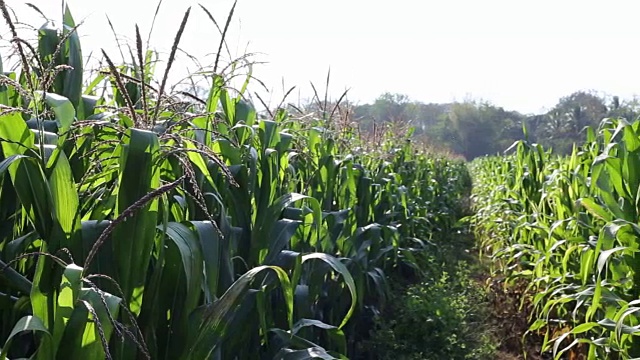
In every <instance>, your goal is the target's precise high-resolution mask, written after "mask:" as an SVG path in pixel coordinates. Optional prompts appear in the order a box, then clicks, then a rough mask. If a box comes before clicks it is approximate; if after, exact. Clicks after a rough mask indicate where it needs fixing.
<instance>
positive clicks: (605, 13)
mask: <svg viewBox="0 0 640 360" xmlns="http://www.w3.org/2000/svg"><path fill="white" fill-rule="evenodd" d="M23 1H24V0H7V3H8V4H9V6H11V7H12V8H14V9H15V11H16V12H17V14H18V16H19V18H20V20H21V21H23V22H27V23H31V24H34V25H37V26H39V25H41V23H42V19H41V18H40V16H39V15H38V14H37V13H35V12H34V11H32V10H31V9H29V8H28V7H27V6H26V5H24V3H23ZM30 2H31V3H33V4H35V5H36V6H38V7H39V8H40V9H41V10H42V11H43V12H45V13H46V14H47V15H48V16H50V17H52V18H54V19H56V18H59V16H60V15H59V14H60V13H61V10H60V8H61V1H59V0H31V1H30ZM200 2H201V3H202V4H203V5H205V6H206V7H207V8H208V9H209V10H210V11H211V12H212V14H213V15H214V16H215V17H216V20H217V21H218V22H219V23H220V24H221V25H222V24H223V23H224V21H225V19H226V15H227V12H228V9H229V8H230V7H231V1H229V0H215V1H213V0H200ZM68 3H69V6H70V7H71V11H72V13H73V15H74V17H75V19H76V21H79V20H82V19H84V20H85V24H84V25H83V27H81V28H80V29H79V33H80V35H81V36H82V37H83V39H84V40H83V51H84V54H85V55H87V54H88V53H89V52H90V51H91V50H94V51H98V50H99V49H100V48H105V50H107V51H108V53H110V54H113V57H114V58H119V56H118V52H117V50H116V48H115V40H114V38H113V35H112V34H111V30H110V29H109V27H108V25H107V22H106V16H105V15H109V17H110V18H111V21H112V22H113V24H114V27H115V28H116V31H117V32H118V33H120V34H123V35H127V36H129V37H130V38H133V37H134V34H135V33H134V24H135V23H138V25H139V26H140V28H141V32H142V33H143V38H146V33H147V32H148V30H149V28H150V24H151V20H152V17H153V12H154V11H155V7H156V5H157V2H156V1H155V0H138V1H137V0H109V1H94V0H68ZM197 4H198V1H194V0H164V1H163V6H162V8H161V9H160V14H159V18H158V21H157V24H156V28H155V29H154V34H153V36H152V40H151V44H152V46H153V47H155V48H157V49H159V50H163V51H166V52H168V50H169V49H170V46H171V43H172V41H173V38H174V35H175V32H176V31H177V28H178V26H179V24H180V21H181V18H182V15H183V14H184V11H185V10H186V9H187V7H188V6H190V5H191V6H193V9H192V14H191V18H190V21H189V23H188V25H187V29H186V32H185V35H184V36H183V41H182V43H181V48H183V49H184V50H186V51H188V52H190V53H191V54H193V55H196V56H198V57H199V59H205V58H203V57H202V56H203V55H205V54H208V53H213V52H215V51H216V49H217V44H218V41H219V35H218V33H217V31H216V30H215V28H214V27H213V25H212V24H211V23H210V22H209V20H208V19H207V18H206V16H205V15H204V13H203V12H202V11H201V10H200V8H199V7H198V6H197ZM638 14H640V1H633V0H628V1H623V0H607V1H589V0H582V1H574V0H537V1H521V0H484V1H478V0H439V1H432V0H422V1H417V0H393V1H389V0H386V1H378V0H342V1H340V0H323V1H320V0H315V1H309V0H239V2H238V7H237V9H236V13H235V16H234V21H233V22H232V33H231V36H230V37H229V44H230V46H231V47H232V51H234V52H235V54H234V55H241V54H243V53H244V51H245V48H246V49H248V51H250V52H260V53H263V54H262V55H260V56H258V57H257V58H256V60H260V61H267V62H268V64H266V65H263V66H260V67H258V68H256V71H255V75H256V76H257V77H258V78H260V79H261V80H263V81H264V82H265V83H266V84H267V85H268V86H270V87H273V88H274V89H273V91H274V92H273V94H274V95H273V96H274V98H273V101H274V102H278V100H279V96H280V95H279V94H281V93H282V91H281V89H282V81H283V79H284V83H285V85H286V87H287V88H288V87H290V86H292V85H299V86H298V89H299V91H300V93H301V96H302V97H303V98H305V97H309V96H310V95H311V87H310V86H309V81H313V82H314V84H315V85H316V86H317V87H320V88H323V87H324V81H325V78H326V74H327V70H328V69H329V67H330V68H331V83H332V86H331V87H330V94H331V95H332V97H333V98H337V97H338V96H340V94H341V93H342V92H343V91H344V90H345V89H346V88H351V90H350V92H349V99H350V100H352V101H356V102H360V103H365V102H370V101H372V100H374V99H375V98H376V97H377V96H378V95H380V94H381V93H383V92H385V91H390V92H398V93H403V94H407V95H409V97H410V98H411V99H413V100H418V101H422V102H447V101H451V100H455V99H457V100H462V99H464V98H466V97H469V96H471V97H473V98H482V99H485V100H489V101H491V102H493V103H494V104H496V105H500V106H503V107H505V108H507V109H513V110H518V111H522V112H525V113H529V112H538V111H541V110H542V109H543V108H550V107H552V106H553V105H554V104H555V103H556V102H557V100H558V99H559V98H560V97H562V96H565V95H569V94H570V93H571V92H573V91H576V90H590V89H592V90H598V91H600V92H603V93H605V94H610V95H619V96H621V97H623V98H630V97H632V96H633V94H635V93H640V59H639V56H638V55H640V51H639V48H640V47H639V45H640V26H638V25H637V24H638V21H637V17H638ZM2 33H6V31H3V32H2ZM166 58H167V56H165V57H164V58H163V59H165V60H166ZM182 59H183V60H185V61H183V62H181V63H180V64H179V68H178V69H177V72H178V73H180V72H185V71H186V66H187V62H186V58H185V57H184V56H183V57H182ZM206 59H208V60H206ZM206 59H205V60H204V61H202V62H203V63H210V62H212V61H213V58H212V57H209V58H206ZM191 68H192V69H193V66H191ZM253 90H254V91H256V90H259V87H258V86H253ZM296 97H297V92H296ZM290 100H295V99H290Z"/></svg>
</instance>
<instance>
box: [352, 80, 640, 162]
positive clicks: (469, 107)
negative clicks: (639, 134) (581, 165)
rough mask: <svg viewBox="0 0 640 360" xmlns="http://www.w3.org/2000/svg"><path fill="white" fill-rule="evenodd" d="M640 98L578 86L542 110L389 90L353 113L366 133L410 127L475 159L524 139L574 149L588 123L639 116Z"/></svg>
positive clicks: (565, 150)
mask: <svg viewBox="0 0 640 360" xmlns="http://www.w3.org/2000/svg"><path fill="white" fill-rule="evenodd" d="M639 114H640V99H638V98H633V99H630V100H622V99H620V98H619V97H618V96H612V97H608V96H601V95H599V94H597V93H596V92H593V91H577V92H574V93H573V94H570V95H568V96H565V97H562V98H561V99H559V101H558V103H557V104H556V105H555V106H554V107H553V108H552V109H551V110H549V111H547V112H546V113H542V114H522V113H519V112H517V111H509V110H505V109H504V108H503V107H500V106H497V105H494V104H492V103H490V102H487V101H483V100H466V101H463V102H453V103H445V104H437V103H422V102H419V101H413V100H411V99H409V97H408V96H406V95H402V94H393V93H385V94H382V95H381V96H379V97H378V98H377V99H376V100H375V101H374V102H373V103H371V104H363V105H355V106H353V108H352V116H353V119H354V120H355V122H356V123H357V126H358V128H359V129H360V131H362V132H370V131H374V130H375V128H376V127H378V128H380V127H385V126H390V125H396V126H411V127H412V128H413V129H414V132H413V136H414V137H416V138H421V139H423V140H425V141H426V142H427V143H430V144H432V145H435V146H436V147H440V148H445V149H447V150H449V151H451V152H453V153H456V154H459V155H462V156H464V157H465V158H466V159H467V160H471V159H473V158H476V157H478V156H482V155H487V154H495V153H499V152H502V151H504V150H505V149H507V148H508V147H509V146H510V145H511V144H512V143H513V142H514V141H516V140H520V139H523V138H524V136H525V135H524V132H523V125H524V128H526V129H527V136H528V139H529V140H530V141H533V142H537V143H540V144H542V145H544V146H546V147H551V148H553V149H554V151H555V152H556V153H560V154H566V153H569V152H570V151H571V149H572V147H573V144H574V143H581V142H582V141H584V131H583V130H584V128H585V127H587V126H598V124H599V123H600V121H601V120H602V119H603V118H606V117H615V118H620V117H622V118H625V119H627V120H634V119H636V118H637V117H638V115H639Z"/></svg>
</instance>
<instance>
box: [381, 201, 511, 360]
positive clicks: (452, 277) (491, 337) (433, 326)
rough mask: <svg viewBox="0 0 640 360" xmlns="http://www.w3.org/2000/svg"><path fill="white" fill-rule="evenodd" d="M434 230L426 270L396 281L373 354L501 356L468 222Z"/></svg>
mask: <svg viewBox="0 0 640 360" xmlns="http://www.w3.org/2000/svg"><path fill="white" fill-rule="evenodd" d="M460 215H464V214H460ZM433 236H434V238H433V239H432V240H431V241H430V245H429V247H430V250H428V251H424V252H421V253H420V254H419V255H418V256H417V258H418V259H419V263H420V268H421V272H420V273H412V274H406V273H405V274H400V273H399V274H395V276H394V277H393V279H392V280H391V281H390V283H391V291H390V293H391V296H390V299H389V304H388V307H386V308H385V311H384V312H382V313H381V314H379V315H378V316H377V317H376V322H375V330H374V331H373V332H372V335H371V339H370V342H369V343H368V345H369V346H370V348H371V350H372V353H375V354H376V355H375V357H373V358H376V359H381V360H387V359H389V360H391V359H394V360H398V359H403V360H404V359H406V360H409V359H411V360H413V359H415V360H418V359H424V360H427V359H495V358H496V357H495V356H496V352H497V349H498V347H499V340H498V339H497V338H496V335H495V334H496V332H495V331H494V328H493V325H492V324H491V320H490V317H491V316H492V309H491V308H490V306H489V303H488V295H489V294H488V291H489V290H488V288H487V287H486V286H484V283H483V281H482V279H483V274H484V270H483V265H482V264H481V263H480V262H479V260H478V257H477V255H476V253H475V251H474V240H473V237H472V236H471V234H470V233H469V231H468V226H467V224H466V222H465V221H464V219H463V220H462V221H459V222H458V223H457V224H456V225H455V226H454V227H453V228H451V229H449V230H448V231H446V232H439V233H435V234H433Z"/></svg>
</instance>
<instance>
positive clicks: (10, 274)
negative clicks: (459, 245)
mask: <svg viewBox="0 0 640 360" xmlns="http://www.w3.org/2000/svg"><path fill="white" fill-rule="evenodd" d="M0 8H1V9H2V11H3V15H4V18H5V21H6V22H7V23H8V25H9V26H10V28H11V29H12V32H13V36H14V39H15V41H14V43H13V46H14V48H15V50H16V52H17V54H18V55H19V56H18V57H19V59H18V61H19V63H20V68H19V70H17V71H16V72H7V73H4V75H2V77H1V78H0V79H1V81H0V83H1V85H2V86H1V87H0V104H1V105H2V113H0V144H1V152H0V189H1V191H0V203H1V204H2V206H0V224H1V225H0V285H1V287H0V317H1V319H2V321H1V325H0V348H1V350H0V359H4V358H7V357H11V358H16V357H33V358H39V359H52V358H72V359H75V358H77V359H103V358H117V359H133V358H152V359H174V358H180V359H183V358H184V359H258V358H265V359H266V358H277V359H285V358H286V359H289V358H300V359H306V358H317V357H321V358H325V359H341V358H346V357H347V356H357V354H356V353H355V352H356V348H357V347H356V346H355V342H356V341H357V340H358V334H359V332H362V331H366V330H367V329H366V326H365V325H364V324H365V323H366V320H367V319H370V317H371V316H373V314H376V313H379V312H380V310H381V309H382V307H383V306H384V301H385V299H386V296H387V284H386V281H387V280H386V279H387V274H388V273H389V272H392V271H397V269H398V268H400V267H403V266H404V267H407V266H409V267H414V268H417V271H419V270H420V269H419V268H418V264H417V262H416V261H415V258H414V254H415V252H418V251H427V250H428V249H427V248H426V247H425V246H420V244H422V240H421V239H424V238H428V237H430V236H431V235H432V233H433V232H436V231H446V230H447V229H449V228H450V227H451V226H452V224H453V223H454V222H455V218H456V217H457V216H459V214H458V213H457V210H456V204H457V203H458V200H459V198H460V197H461V196H464V194H465V192H466V191H467V190H468V187H469V181H468V174H467V172H466V169H465V167H464V165H463V164H461V163H456V162H453V161H451V160H447V159H438V158H434V157H430V156H428V155H426V154H424V153H422V152H421V151H419V149H417V148H414V147H413V146H411V144H409V143H407V144H405V145H404V146H402V147H401V148H395V147H393V146H392V145H393V143H392V142H391V141H389V142H388V143H387V145H386V147H385V148H383V149H381V150H380V149H378V150H377V151H371V152H369V151H364V150H363V151H360V152H357V153H350V151H349V150H350V149H349V139H340V141H338V135H337V134H338V133H336V131H335V130H334V129H333V128H332V126H330V124H329V123H327V122H326V119H314V120H313V121H306V122H305V121H299V119H296V118H294V117H293V116H292V115H291V114H290V113H288V112H287V111H286V110H285V109H284V108H279V109H277V110H276V111H274V112H272V113H271V114H270V115H269V116H263V115H261V114H258V113H257V112H256V110H255V108H254V106H253V104H252V102H251V101H250V99H249V98H248V97H247V94H248V93H247V86H248V85H249V83H250V80H251V78H252V74H251V70H250V67H248V66H241V63H242V61H244V58H242V59H238V60H235V61H232V62H231V65H229V66H227V67H226V68H225V69H226V70H220V69H221V68H222V67H221V66H219V65H220V64H219V62H218V61H219V59H218V58H217V59H216V63H215V64H213V70H212V71H209V72H207V71H203V72H201V73H202V74H205V75H202V76H204V77H205V78H206V80H208V81H209V84H210V89H209V91H208V94H207V98H206V99H199V98H198V97H197V94H190V93H185V92H178V91H172V89H173V88H172V87H170V86H169V85H168V83H167V78H168V73H169V71H170V69H171V67H172V64H173V63H174V61H175V56H176V51H177V48H178V46H179V42H180V38H181V36H182V33H183V31H184V29H185V27H186V26H188V19H189V15H190V11H191V10H190V9H189V10H187V12H186V13H185V15H184V17H183V20H182V23H181V24H180V26H179V27H178V31H177V35H176V38H175V43H174V46H173V48H172V51H171V53H170V54H169V58H168V59H167V66H166V71H165V73H163V74H161V76H160V80H159V81H158V82H157V83H158V84H159V85H158V86H153V85H152V81H153V80H154V79H156V74H155V73H154V72H155V68H154V65H153V64H154V63H155V61H156V60H157V59H156V53H155V52H153V51H151V50H149V49H145V48H143V46H142V41H141V36H140V30H139V29H138V28H137V27H136V29H135V30H136V31H135V35H136V36H135V38H136V44H135V46H134V47H133V48H132V49H133V50H132V54H131V57H130V59H128V60H127V61H129V62H128V63H125V64H121V65H116V64H115V63H114V62H113V61H112V59H111V58H110V56H109V55H108V54H107V53H104V52H103V58H102V64H103V65H104V68H103V69H102V70H101V71H100V72H98V73H93V74H91V73H87V72H85V71H83V68H82V64H83V62H82V59H83V58H82V50H81V44H80V41H79V36H78V31H80V30H81V27H79V26H77V25H76V24H75V22H74V19H73V17H72V15H71V11H70V10H69V8H68V7H66V8H65V10H64V16H63V19H64V20H63V23H62V24H61V26H60V27H56V24H54V23H53V22H47V24H46V25H45V26H43V27H42V28H40V29H39V30H38V43H37V46H34V45H30V44H29V43H28V42H25V41H22V40H20V39H19V37H18V34H17V32H16V30H15V27H14V26H13V24H14V19H12V18H11V16H10V14H9V11H8V10H7V7H6V4H5V3H4V2H0ZM234 8H235V4H234ZM234 8H232V9H231V11H230V13H229V16H228V18H227V19H226V24H225V26H224V28H222V29H220V30H221V31H220V32H221V35H222V39H221V42H220V45H219V47H218V49H217V50H218V52H220V51H221V49H222V47H223V44H224V36H225V33H226V29H227V28H228V26H229V22H230V21H231V19H232V14H233V9H234ZM202 10H203V11H205V12H206V14H207V15H209V16H210V17H211V19H212V20H213V17H212V16H211V14H210V12H209V11H208V10H207V9H205V8H204V7H202ZM214 23H215V21H214ZM215 25H216V26H217V23H215ZM243 70H246V72H242V71H243ZM194 76H195V75H194ZM239 76H244V77H245V79H246V81H245V82H244V85H243V86H242V87H241V89H232V88H231V86H230V85H229V84H230V82H231V81H232V80H233V79H236V78H238V77H239ZM340 134H344V133H340ZM352 141H354V143H355V142H356V141H358V140H357V139H355V138H354V139H352Z"/></svg>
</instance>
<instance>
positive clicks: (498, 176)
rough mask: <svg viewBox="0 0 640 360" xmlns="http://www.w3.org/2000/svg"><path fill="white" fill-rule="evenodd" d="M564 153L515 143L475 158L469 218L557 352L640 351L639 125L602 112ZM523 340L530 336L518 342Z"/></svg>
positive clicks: (634, 354) (592, 355)
mask: <svg viewBox="0 0 640 360" xmlns="http://www.w3.org/2000/svg"><path fill="white" fill-rule="evenodd" d="M586 135H587V140H586V142H585V143H584V145H582V146H580V147H574V150H573V153H572V154H571V156H568V157H558V156H554V155H553V154H552V153H551V152H550V151H545V149H543V148H542V147H541V146H540V145H536V144H531V143H528V142H527V141H520V142H518V143H516V144H514V146H513V150H514V154H512V155H509V156H507V157H488V158H487V157H485V158H482V159H479V160H478V161H475V162H474V163H473V164H472V165H471V170H472V172H473V174H474V176H475V183H474V195H473V196H474V202H475V204H476V208H477V209H476V210H477V213H476V215H475V216H474V217H473V218H472V222H473V224H474V228H475V232H476V236H477V238H478V240H479V241H480V242H481V247H482V251H483V252H484V254H486V255H489V256H490V257H491V259H492V265H493V272H494V276H495V277H497V278H502V279H503V281H504V285H505V286H511V287H518V288H520V289H522V293H523V294H524V295H523V297H522V307H523V308H530V309H531V314H530V324H531V326H530V327H529V329H528V332H527V334H525V335H524V338H526V336H527V335H529V334H534V333H535V334H540V335H542V336H543V339H544V341H543V344H542V348H543V349H542V350H543V351H546V352H549V353H551V354H553V356H554V358H555V359H565V358H566V359H569V358H571V359H574V358H576V359H577V358H580V357H579V356H583V358H588V359H630V358H638V357H640V339H638V338H637V336H638V335H639V334H640V307H638V305H639V304H640V257H639V256H640V255H638V244H639V242H638V239H639V236H640V227H639V226H638V216H639V211H640V207H639V205H638V204H639V203H640V200H639V199H640V197H639V195H640V193H639V190H640V173H639V172H638V171H640V157H639V154H640V122H638V121H636V122H633V123H629V122H627V121H626V120H624V119H604V120H603V121H602V123H601V124H600V126H599V128H598V129H590V128H589V129H587V130H586ZM523 340H526V339H523Z"/></svg>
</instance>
